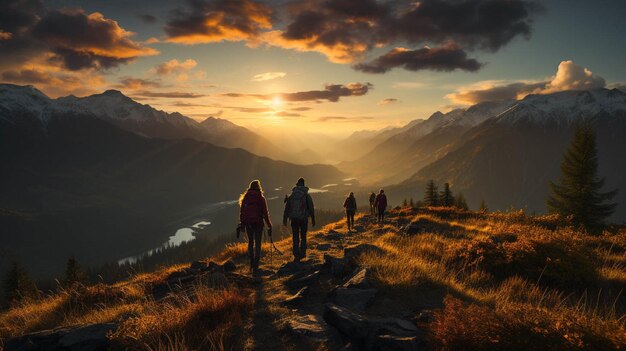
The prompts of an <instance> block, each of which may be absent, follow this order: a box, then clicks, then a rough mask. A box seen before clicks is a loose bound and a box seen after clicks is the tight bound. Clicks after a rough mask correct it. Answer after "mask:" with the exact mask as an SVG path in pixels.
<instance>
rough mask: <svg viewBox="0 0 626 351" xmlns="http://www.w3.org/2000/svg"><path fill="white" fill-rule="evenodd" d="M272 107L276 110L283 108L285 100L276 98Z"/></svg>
mask: <svg viewBox="0 0 626 351" xmlns="http://www.w3.org/2000/svg"><path fill="white" fill-rule="evenodd" d="M272 106H274V107H275V108H280V107H281V106H283V99H281V98H280V96H274V98H273V99H272Z"/></svg>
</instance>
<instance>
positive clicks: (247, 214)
mask: <svg viewBox="0 0 626 351" xmlns="http://www.w3.org/2000/svg"><path fill="white" fill-rule="evenodd" d="M239 206H241V208H240V211H239V222H240V226H241V227H242V228H243V229H244V230H245V232H246V233H247V234H248V256H249V257H250V268H251V269H252V270H257V269H258V268H259V261H260V260H261V238H262V236H263V221H264V220H265V223H266V224H267V227H268V230H267V232H268V234H269V236H270V237H271V236H272V222H271V221H270V214H269V211H268V210H267V201H266V200H265V196H263V189H262V188H261V182H260V181H258V180H253V181H252V182H251V183H250V187H249V188H248V189H247V190H246V191H244V192H243V194H241V196H240V197H239Z"/></svg>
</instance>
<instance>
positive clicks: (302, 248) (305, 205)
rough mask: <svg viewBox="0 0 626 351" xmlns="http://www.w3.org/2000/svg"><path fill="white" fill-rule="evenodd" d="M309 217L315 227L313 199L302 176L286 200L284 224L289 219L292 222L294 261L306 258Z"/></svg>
mask: <svg viewBox="0 0 626 351" xmlns="http://www.w3.org/2000/svg"><path fill="white" fill-rule="evenodd" d="M309 217H311V225H312V226H313V227H315V208H314V206H313V199H312V198H311V195H309V188H307V187H306V186H304V178H300V179H298V182H297V183H296V186H295V187H294V188H293V189H292V190H291V195H289V197H288V198H287V201H286V202H285V212H284V214H283V224H284V225H285V226H286V225H287V219H289V221H290V222H291V231H292V234H293V258H294V261H300V260H301V259H303V258H306V232H307V230H308V225H309Z"/></svg>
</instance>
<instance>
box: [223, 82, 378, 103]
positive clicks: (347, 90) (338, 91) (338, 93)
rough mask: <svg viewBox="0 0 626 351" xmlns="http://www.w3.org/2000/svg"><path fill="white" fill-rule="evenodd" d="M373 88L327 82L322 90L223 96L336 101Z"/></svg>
mask: <svg viewBox="0 0 626 351" xmlns="http://www.w3.org/2000/svg"><path fill="white" fill-rule="evenodd" d="M372 88H373V85H372V84H371V83H348V84H346V85H343V84H327V85H325V86H324V90H309V91H299V92H295V93H280V94H244V93H225V94H222V95H221V96H224V97H234V98H240V97H251V98H256V99H260V100H273V99H275V98H276V97H280V99H281V100H282V101H287V102H300V101H323V100H326V101H330V102H337V101H339V99H340V98H341V97H347V96H362V95H365V94H367V92H368V91H369V90H370V89H372Z"/></svg>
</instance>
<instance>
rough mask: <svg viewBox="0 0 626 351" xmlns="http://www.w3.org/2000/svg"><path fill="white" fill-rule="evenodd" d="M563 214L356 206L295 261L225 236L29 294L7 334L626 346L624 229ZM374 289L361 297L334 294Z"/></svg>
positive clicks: (237, 344)
mask: <svg viewBox="0 0 626 351" xmlns="http://www.w3.org/2000/svg"><path fill="white" fill-rule="evenodd" d="M564 223H566V221H564V220H563V219H560V218H558V217H556V216H541V217H534V216H527V215H525V214H524V213H523V212H510V213H482V212H470V211H461V210H457V209H453V208H443V207H441V208H420V209H414V208H410V207H404V208H396V209H394V210H392V211H391V214H390V217H389V219H388V220H387V221H386V223H385V224H384V225H382V226H379V225H377V224H375V223H373V221H372V219H371V218H370V217H369V216H365V215H363V214H360V215H358V217H357V225H356V232H352V233H349V234H346V232H347V230H346V227H345V225H344V223H343V222H337V223H333V224H330V225H327V226H325V227H323V228H321V229H320V230H318V231H316V232H314V233H311V234H310V239H309V247H310V250H309V252H308V258H307V259H306V261H305V262H303V263H301V264H294V263H288V262H289V261H290V260H291V253H290V247H291V240H282V241H279V242H277V243H276V246H277V248H278V250H280V251H281V252H280V253H279V252H278V251H276V250H270V245H269V243H265V244H264V250H265V251H264V252H265V253H266V255H265V257H264V259H263V262H262V263H263V264H262V270H261V271H260V273H259V274H258V275H255V276H251V274H250V273H249V271H248V268H247V266H246V262H247V260H246V257H245V254H246V246H245V245H246V244H245V243H240V244H236V245H230V246H227V247H226V248H225V249H224V250H223V251H222V252H221V253H220V254H218V255H217V256H215V257H213V258H211V259H210V261H211V262H213V263H207V262H194V263H193V264H191V266H189V265H179V266H172V267H168V268H166V269H162V270H160V271H158V272H156V273H151V274H140V275H136V276H133V277H130V278H129V279H128V280H126V281H123V282H119V283H116V284H112V285H104V284H99V285H95V286H75V287H73V288H68V289H65V290H62V291H59V292H55V293H51V294H50V295H48V296H45V297H42V298H39V299H37V300H29V301H23V302H21V303H19V304H16V305H14V306H13V307H11V308H10V309H9V310H6V311H4V312H3V313H2V314H1V315H0V338H2V339H3V340H4V342H5V345H8V344H10V343H11V342H13V341H10V340H9V339H11V338H14V337H16V336H20V335H24V334H28V333H32V332H35V331H38V330H42V329H50V328H56V327H60V326H75V325H84V324H95V323H109V322H111V323H114V326H115V327H114V329H113V330H112V331H111V332H109V333H108V339H109V340H110V342H111V344H110V347H111V348H116V347H128V348H131V349H148V350H183V349H214V350H232V349H235V350H238V349H248V350H295V349H298V350H300V349H305V350H306V349H309V350H326V349H329V350H334V349H339V348H341V347H344V346H345V345H349V346H348V348H347V349H368V348H369V349H377V348H378V349H383V347H384V346H386V347H388V346H389V345H397V346H398V347H406V346H411V347H414V346H416V345H419V347H421V348H424V349H428V350H478V349H480V350H546V349H550V350H617V349H623V348H624V347H626V328H625V325H624V318H623V316H624V313H625V312H626V303H625V302H624V298H623V296H621V295H622V291H623V289H624V288H625V287H626V229H624V228H621V227H620V228H610V230H607V231H605V232H604V233H603V234H601V235H596V236H592V235H588V234H587V233H585V232H584V231H581V230H577V229H575V228H571V227H568V226H566V225H564ZM365 244H369V245H365ZM344 255H345V257H344ZM214 262H218V263H214ZM233 263H234V265H233ZM362 269H365V270H364V271H363V270H362ZM359 270H361V272H362V273H364V274H363V275H362V276H361V277H360V279H361V280H359V281H358V284H357V283H355V282H356V281H357V280H358V279H357V278H358V277H352V275H353V274H354V273H353V272H357V271H359ZM357 275H358V274H357ZM351 278H352V279H351ZM355 279H356V280H355ZM342 284H343V285H342ZM364 284H365V285H367V287H365V286H364ZM339 285H342V286H341V287H338V288H337V286H339ZM355 288H357V290H358V291H357V290H355ZM350 289H352V290H350ZM366 290H367V291H369V292H373V294H374V295H372V296H370V297H369V298H367V299H365V300H364V301H365V303H364V304H363V305H361V306H357V305H358V303H357V302H359V301H360V300H359V299H361V297H358V298H354V299H352V301H348V302H346V301H345V300H344V301H343V302H342V301H341V299H340V297H341V293H345V292H347V291H352V292H355V291H357V292H358V293H359V294H360V293H362V292H365V291H366ZM358 296H361V295H358ZM357 300H358V301H357ZM338 306H343V307H338ZM337 311H339V312H340V313H339V314H337ZM342 316H344V317H345V316H349V318H347V319H341V318H342ZM351 323H352V324H351ZM389 323H396V327H389ZM407 323H408V324H409V325H407ZM398 325H402V326H403V328H398V327H397V326H398ZM374 326H376V327H374ZM350 328H353V329H350ZM399 329H402V331H401V332H407V331H408V334H406V335H404V334H402V333H401V332H399V331H398V330H399ZM347 331H351V332H347ZM409 334H410V336H408V335H409ZM398 335H400V336H401V337H400V336H398ZM390 340H391V341H393V342H394V343H395V344H389V342H390ZM385 343H386V344H385ZM421 348H420V349H421ZM399 349H401V348H399Z"/></svg>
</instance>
